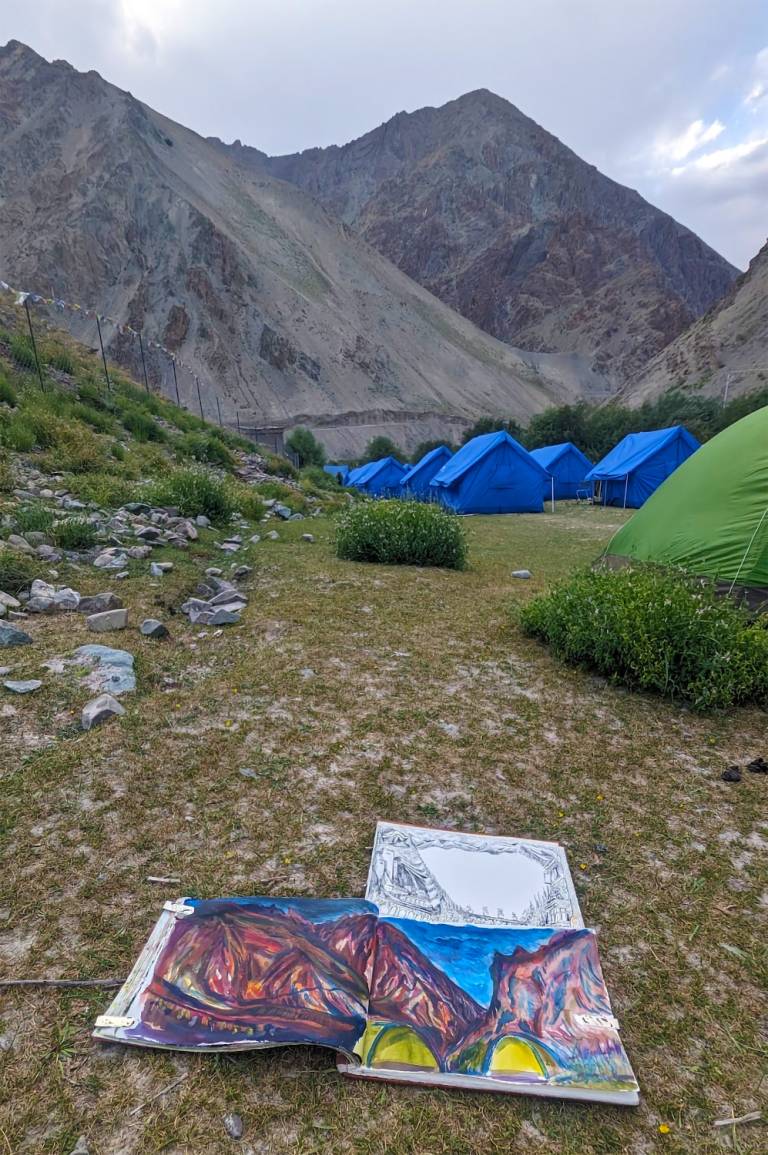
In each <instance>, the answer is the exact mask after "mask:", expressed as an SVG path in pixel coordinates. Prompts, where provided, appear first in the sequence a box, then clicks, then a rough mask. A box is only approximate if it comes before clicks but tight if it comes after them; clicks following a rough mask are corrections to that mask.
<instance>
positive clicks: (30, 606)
mask: <svg viewBox="0 0 768 1155" xmlns="http://www.w3.org/2000/svg"><path fill="white" fill-rule="evenodd" d="M25 608H26V609H27V611H28V612H29V613H30V614H53V613H55V612H56V605H55V603H54V600H53V598H43V597H34V598H30V599H29V601H28V602H27V604H26V607H25Z"/></svg>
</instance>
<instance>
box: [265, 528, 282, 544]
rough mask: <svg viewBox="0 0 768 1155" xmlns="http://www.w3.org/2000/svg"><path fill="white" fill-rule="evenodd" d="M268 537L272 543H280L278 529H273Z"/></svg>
mask: <svg viewBox="0 0 768 1155" xmlns="http://www.w3.org/2000/svg"><path fill="white" fill-rule="evenodd" d="M267 537H268V538H269V540H270V541H279V540H280V534H279V533H278V532H277V530H276V529H271V530H270V531H269V533H268V534H267Z"/></svg>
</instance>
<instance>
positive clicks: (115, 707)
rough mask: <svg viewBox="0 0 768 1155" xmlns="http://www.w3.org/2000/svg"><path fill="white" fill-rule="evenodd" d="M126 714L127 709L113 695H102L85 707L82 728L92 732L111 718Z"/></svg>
mask: <svg viewBox="0 0 768 1155" xmlns="http://www.w3.org/2000/svg"><path fill="white" fill-rule="evenodd" d="M124 713H125V708H124V707H123V706H121V705H120V703H119V702H118V700H117V698H113V697H112V695H111V694H101V695H100V696H99V697H98V698H94V699H93V701H91V702H88V704H87V705H86V706H84V707H83V713H82V715H81V723H82V727H83V729H84V730H92V729H93V727H94V726H100V725H101V724H102V722H106V721H107V720H108V719H109V718H114V717H116V716H117V715H120V714H124Z"/></svg>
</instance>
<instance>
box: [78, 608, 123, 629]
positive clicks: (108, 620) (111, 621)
mask: <svg viewBox="0 0 768 1155" xmlns="http://www.w3.org/2000/svg"><path fill="white" fill-rule="evenodd" d="M85 624H86V627H87V628H88V629H89V630H95V631H97V632H104V631H107V630H124V629H125V627H126V626H127V625H128V610H104V611H103V612H102V613H99V614H91V615H90V616H89V617H87V618H86V619H85Z"/></svg>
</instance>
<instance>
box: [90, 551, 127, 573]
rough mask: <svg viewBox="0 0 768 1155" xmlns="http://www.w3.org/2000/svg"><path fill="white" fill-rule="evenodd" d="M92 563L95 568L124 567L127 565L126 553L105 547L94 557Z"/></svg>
mask: <svg viewBox="0 0 768 1155" xmlns="http://www.w3.org/2000/svg"><path fill="white" fill-rule="evenodd" d="M93 564H94V565H95V566H96V568H97V569H124V568H125V566H127V565H128V554H127V553H125V552H123V551H115V550H112V549H109V550H106V549H105V550H104V552H103V553H100V554H99V556H98V557H97V558H95V559H94V562H93Z"/></svg>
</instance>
